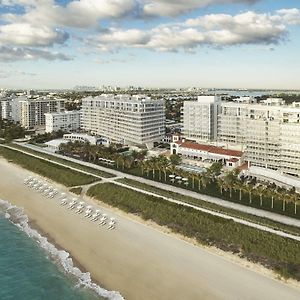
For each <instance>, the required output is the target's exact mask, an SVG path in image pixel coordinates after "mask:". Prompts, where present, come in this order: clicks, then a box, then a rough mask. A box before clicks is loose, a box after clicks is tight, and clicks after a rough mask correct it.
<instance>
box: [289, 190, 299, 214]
mask: <svg viewBox="0 0 300 300" xmlns="http://www.w3.org/2000/svg"><path fill="white" fill-rule="evenodd" d="M290 200H291V201H292V202H293V203H294V213H295V215H296V214H297V205H298V203H300V197H299V194H298V193H296V192H295V193H293V194H291V195H290Z"/></svg>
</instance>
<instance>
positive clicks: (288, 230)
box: [116, 178, 300, 236]
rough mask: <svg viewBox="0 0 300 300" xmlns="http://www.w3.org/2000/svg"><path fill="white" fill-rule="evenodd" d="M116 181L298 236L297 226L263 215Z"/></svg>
mask: <svg viewBox="0 0 300 300" xmlns="http://www.w3.org/2000/svg"><path fill="white" fill-rule="evenodd" d="M116 181H118V182H120V183H123V184H126V185H129V186H132V187H135V188H139V189H142V190H144V191H147V192H151V193H154V194H157V195H159V196H163V197H167V198H172V199H174V200H178V201H182V202H185V203H188V204H192V205H195V206H198V207H201V208H206V209H209V210H212V211H215V212H220V213H223V214H226V215H228V216H232V217H236V218H240V219H243V220H246V221H250V222H253V223H256V224H259V225H264V226H267V227H269V228H272V229H275V230H281V231H283V232H286V233H290V234H293V235H298V236H300V228H299V227H295V226H290V225H286V224H282V223H279V222H276V221H273V220H270V219H267V218H263V217H259V216H255V215H252V214H248V213H245V212H242V211H239V210H235V209H232V208H227V207H224V206H221V205H218V204H215V203H210V202H206V201H204V200H199V199H196V198H193V197H190V196H186V195H182V194H179V193H176V192H172V191H167V190H164V189H160V188H157V187H155V186H151V185H149V184H146V183H142V182H139V181H136V180H132V179H129V178H121V179H117V180H116Z"/></svg>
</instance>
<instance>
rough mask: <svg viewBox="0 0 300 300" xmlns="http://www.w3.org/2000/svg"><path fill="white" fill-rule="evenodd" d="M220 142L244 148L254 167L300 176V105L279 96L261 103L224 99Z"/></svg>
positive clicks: (219, 127) (220, 119)
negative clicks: (291, 103) (226, 100)
mask: <svg viewBox="0 0 300 300" xmlns="http://www.w3.org/2000/svg"><path fill="white" fill-rule="evenodd" d="M218 142H220V143H223V144H224V145H226V147H228V148H231V147H232V146H237V145H239V146H240V147H241V148H242V149H245V151H246V160H247V161H248V162H249V165H251V166H255V167H260V168H264V169H269V170H276V171H278V172H279V173H281V174H288V175H293V176H299V177H300V105H299V103H298V104H297V103H294V104H293V105H290V106H287V105H285V104H284V101H283V100H282V99H276V98H275V99H267V100H265V101H262V102H261V103H260V104H253V103H239V102H223V103H222V108H221V112H220V114H219V117H218Z"/></svg>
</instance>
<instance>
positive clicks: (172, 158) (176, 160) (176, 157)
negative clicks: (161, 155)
mask: <svg viewBox="0 0 300 300" xmlns="http://www.w3.org/2000/svg"><path fill="white" fill-rule="evenodd" d="M181 161H182V159H181V157H180V156H179V155H177V154H172V155H171V156H170V162H171V164H172V165H174V166H178V165H180V163H181Z"/></svg>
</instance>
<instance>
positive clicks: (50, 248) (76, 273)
mask: <svg viewBox="0 0 300 300" xmlns="http://www.w3.org/2000/svg"><path fill="white" fill-rule="evenodd" d="M0 212H2V213H3V214H4V216H5V218H6V219H8V220H9V221H10V222H12V223H13V224H14V225H16V226H17V227H18V228H19V229H20V230H22V231H23V232H25V233H26V234H27V235H28V236H29V237H30V238H31V239H33V240H34V241H36V242H37V243H38V244H39V246H40V247H41V248H42V249H44V250H45V251H46V252H47V253H48V254H49V255H50V257H51V258H52V259H53V260H54V261H55V262H57V263H58V264H59V265H60V266H62V267H63V269H64V270H65V272H66V273H67V274H69V275H71V276H73V277H75V278H76V279H77V280H78V284H77V285H76V287H84V288H87V289H90V290H92V291H94V292H95V293H96V294H98V295H99V296H101V297H104V298H107V299H110V300H124V298H123V297H122V296H121V294H120V293H119V292H115V291H107V290H105V289H104V288H101V287H100V286H99V285H97V284H96V283H93V282H92V280H91V275H90V273H88V272H82V271H81V270H80V269H79V268H77V267H75V266H74V264H73V260H72V258H71V257H70V254H69V253H68V252H66V251H64V250H58V249H57V248H56V247H55V246H54V245H53V244H51V243H49V242H48V240H47V238H45V237H43V236H42V235H40V234H39V233H38V231H36V230H35V229H32V228H31V227H30V226H29V223H28V217H27V215H26V214H25V213H24V211H23V209H21V208H19V207H17V206H14V205H12V204H11V203H9V202H7V201H4V200H1V199H0Z"/></svg>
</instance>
